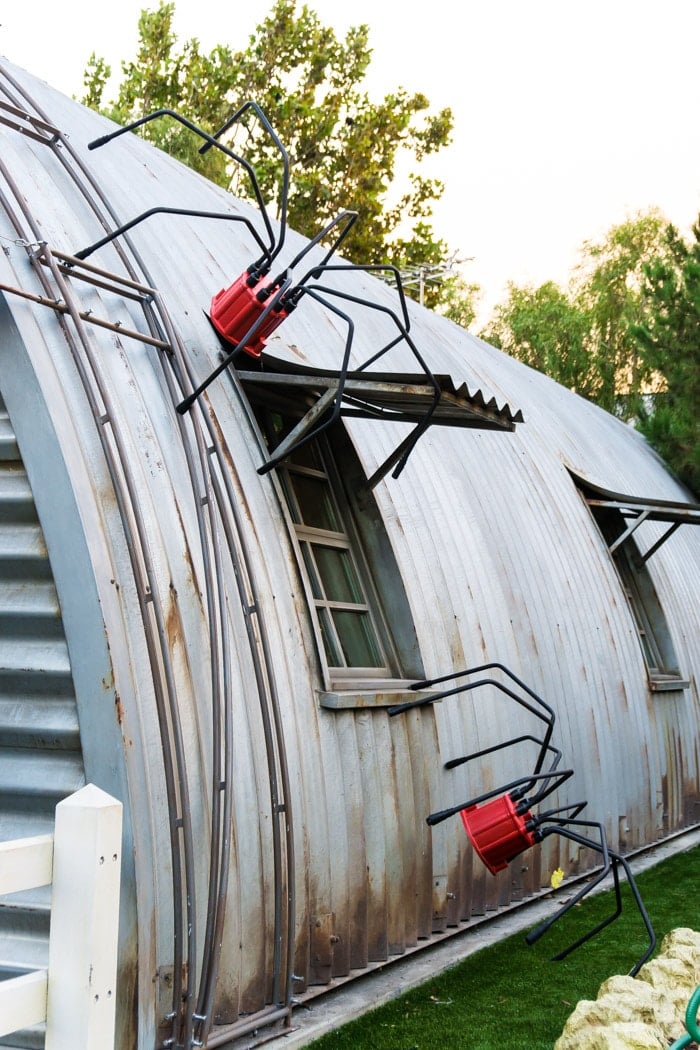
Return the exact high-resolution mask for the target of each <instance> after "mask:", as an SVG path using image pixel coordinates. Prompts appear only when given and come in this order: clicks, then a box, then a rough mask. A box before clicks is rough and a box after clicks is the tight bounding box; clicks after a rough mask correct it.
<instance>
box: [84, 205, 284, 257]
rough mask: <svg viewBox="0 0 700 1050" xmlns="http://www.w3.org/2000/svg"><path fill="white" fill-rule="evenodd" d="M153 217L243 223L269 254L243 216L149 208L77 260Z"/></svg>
mask: <svg viewBox="0 0 700 1050" xmlns="http://www.w3.org/2000/svg"><path fill="white" fill-rule="evenodd" d="M151 215H191V216H192V217H193V218H195V219H227V220H228V221H229V222H242V223H243V225H244V226H246V227H247V229H248V232H249V233H250V235H251V236H252V237H253V239H254V241H255V243H256V244H257V246H258V248H259V249H260V250H261V251H262V252H263V255H267V254H269V252H268V249H267V247H266V246H265V244H264V242H263V240H262V238H261V236H260V234H259V233H258V231H257V230H256V229H255V227H254V226H253V224H252V223H251V222H250V220H249V219H246V218H245V217H244V216H243V215H227V214H225V213H224V212H217V211H194V210H193V209H190V208H166V207H163V208H149V209H148V211H144V212H142V213H141V214H140V215H137V216H136V217H135V218H133V219H130V220H129V222H125V223H124V225H123V226H119V227H118V228H117V229H116V230H112V232H111V233H108V234H107V235H106V236H105V237H102V238H100V240H99V241H95V242H94V244H90V245H88V247H87V248H81V249H80V251H78V252H75V253H74V254H75V258H76V259H87V257H88V256H89V255H92V253H93V252H96V251H97V249H98V248H103V247H104V245H105V244H109V243H110V241H113V240H115V239H116V238H117V237H121V236H122V234H124V233H127V232H128V231H129V230H130V229H131V228H132V227H133V226H138V224H139V223H140V222H143V221H144V219H149V218H150V217H151Z"/></svg>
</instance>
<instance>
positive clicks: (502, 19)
mask: <svg viewBox="0 0 700 1050" xmlns="http://www.w3.org/2000/svg"><path fill="white" fill-rule="evenodd" d="M157 2H158V0H152V2H149V0H119V3H118V4H115V5H109V6H107V5H102V4H99V3H96V2H95V0H64V2H63V3H61V0H53V2H51V3H49V2H48V0H23V2H20V0H0V54H1V55H5V56H6V57H7V58H9V59H10V60H11V61H12V62H14V63H16V64H17V65H19V66H23V67H24V68H25V69H27V70H29V71H30V72H31V73H34V74H36V75H38V76H40V77H42V78H43V79H45V80H47V81H48V82H49V83H51V84H52V85H53V86H55V87H56V88H58V89H59V90H61V91H63V92H64V93H66V94H68V95H73V94H75V95H80V93H81V90H82V73H83V69H84V67H85V65H86V62H87V59H88V57H89V55H90V53H91V52H92V51H95V52H96V53H97V54H98V55H101V56H103V57H104V58H106V59H107V61H108V62H110V63H111V64H112V66H113V68H114V69H115V70H118V69H119V63H120V62H121V61H122V60H123V59H130V58H132V57H133V55H134V52H135V47H136V41H137V26H138V17H139V14H140V11H141V10H142V9H143V8H144V7H146V8H150V9H155V8H156V7H157ZM308 2H309V6H310V7H311V8H312V9H314V10H315V11H316V12H317V13H318V15H319V17H320V18H321V20H322V21H323V22H324V23H326V24H330V25H333V26H334V27H335V28H336V29H337V30H339V31H340V32H341V33H344V32H345V30H346V29H347V28H348V26H349V25H356V24H358V23H361V22H366V23H367V24H368V25H369V26H370V44H371V45H372V47H373V50H374V54H373V61H372V65H371V68H370V75H369V79H368V82H367V83H368V87H369V89H370V91H371V93H372V95H374V96H376V97H379V96H381V95H383V94H384V93H385V92H387V91H389V90H391V89H393V88H395V87H397V86H399V85H402V86H404V87H406V88H408V89H409V90H418V91H422V92H423V93H424V94H426V95H427V96H428V98H429V99H430V102H431V104H432V109H433V111H437V110H438V109H440V108H442V107H443V106H447V105H449V106H451V107H452V109H453V111H454V113H455V133H454V142H453V145H452V146H451V147H450V148H449V150H447V151H443V153H442V154H441V155H439V157H438V159H437V161H436V163H435V167H434V170H433V171H432V172H431V173H433V174H435V175H437V176H438V177H440V178H441V179H442V180H443V181H444V182H445V184H446V188H445V193H444V196H443V198H442V201H441V202H440V204H439V205H438V206H437V208H436V213H435V220H434V226H435V229H436V232H437V233H438V234H439V235H440V236H442V237H444V239H445V240H446V241H447V242H448V243H449V245H450V247H451V248H453V249H455V250H456V251H458V252H459V253H460V256H461V257H464V258H466V257H471V256H473V257H474V258H473V261H470V262H467V263H466V264H465V265H464V266H463V268H462V269H463V273H464V275H465V277H467V278H468V279H469V280H470V281H476V282H477V283H479V284H481V286H482V288H483V289H484V310H486V309H487V308H488V307H490V306H492V305H493V304H494V303H495V302H497V301H498V300H499V299H501V298H502V297H503V295H504V293H505V284H506V281H508V280H514V281H516V282H525V281H531V282H534V283H540V282H542V281H545V280H548V279H553V280H558V281H565V280H566V278H567V276H568V274H569V273H570V270H571V268H572V266H573V264H574V262H575V259H576V253H577V250H578V248H579V247H580V245H581V244H582V242H583V241H584V240H586V239H597V238H600V237H602V236H603V235H604V234H605V232H606V231H607V230H608V228H609V227H610V226H611V225H613V224H615V223H618V222H622V221H623V220H624V219H625V218H627V217H628V216H630V215H633V214H634V213H635V212H636V211H638V210H642V209H646V208H648V207H651V206H657V207H659V208H660V209H661V210H662V212H663V213H664V214H665V215H666V216H667V217H668V218H669V219H670V220H671V221H673V222H675V223H676V224H677V225H678V226H680V227H681V228H682V229H683V230H687V229H688V227H689V226H690V225H691V223H692V222H694V221H695V220H696V218H697V216H698V213H699V212H700V121H699V120H698V114H699V113H700V76H698V64H697V63H698V59H697V51H698V45H699V44H700V0H663V2H661V0H479V2H478V3H477V2H475V0H461V3H459V4H457V3H455V4H450V5H448V4H446V3H444V2H443V3H442V4H440V5H437V4H436V5H434V6H433V5H432V4H431V3H430V2H426V0H403V2H402V3H394V2H387V0H351V2H347V0H346V2H342V3H341V0H308ZM299 6H301V0H299ZM271 7H272V0H267V2H263V3H262V4H261V5H259V6H258V7H255V5H253V4H243V3H241V2H240V0H239V2H238V3H236V2H235V0H234V2H229V3H226V2H222V0H175V29H176V32H177V35H178V39H179V41H180V43H182V42H184V40H185V39H187V38H189V37H191V36H197V37H198V38H199V40H200V41H201V43H202V45H203V47H204V48H206V49H210V48H212V47H213V46H214V45H215V44H217V43H226V44H229V45H231V46H232V47H234V48H235V47H242V46H245V44H246V42H247V39H248V35H249V34H250V33H251V32H252V30H253V29H254V27H255V25H256V24H257V23H258V22H260V21H262V19H263V18H264V17H265V16H266V15H267V13H268V12H269V10H270V8H271ZM431 13H434V14H435V16H436V17H434V18H432V19H431V18H430V15H431Z"/></svg>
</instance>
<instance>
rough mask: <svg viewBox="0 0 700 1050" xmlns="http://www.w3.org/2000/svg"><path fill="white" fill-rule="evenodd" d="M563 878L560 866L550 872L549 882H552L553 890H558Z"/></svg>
mask: <svg viewBox="0 0 700 1050" xmlns="http://www.w3.org/2000/svg"><path fill="white" fill-rule="evenodd" d="M563 879H564V872H563V871H562V869H561V868H557V869H556V870H555V871H553V872H552V877H551V879H550V880H549V881H550V882H551V884H552V889H553V890H558V889H559V887H560V886H561V884H562V881H563Z"/></svg>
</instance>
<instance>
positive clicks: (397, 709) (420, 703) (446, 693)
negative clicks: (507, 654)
mask: <svg viewBox="0 0 700 1050" xmlns="http://www.w3.org/2000/svg"><path fill="white" fill-rule="evenodd" d="M492 667H496V668H500V669H501V670H503V671H505V672H506V674H507V675H508V676H509V677H510V678H511V679H512V680H513V682H514V683H515V684H517V685H518V686H519V687H520V688H522V689H523V691H524V692H525V693H527V695H528V696H530V697H531V698H532V699H533V700H535V701H536V703H537V704H538V705H539V707H540V708H543V709H544V711H545V712H546V715H545V714H543V713H542V711H541V710H539V709H538V708H537V707H535V706H534V705H533V704H531V703H529V702H528V701H527V700H526V699H525V698H524V697H522V696H518V694H517V693H515V692H513V690H512V689H509V688H508V686H506V685H504V684H503V682H499V681H498V680H497V679H495V678H479V679H478V680H477V681H476V682H465V683H464V684H463V685H457V686H454V687H453V688H452V689H443V690H441V691H440V692H438V693H433V694H432V695H431V696H424V697H421V698H420V699H419V700H407V701H406V703H404V704H396V705H394V706H393V707H388V708H387V711H388V713H389V715H391V716H393V715H398V714H401V712H402V711H410V710H411V709H412V708H414V707H425V705H426V704H434V703H435V702H436V701H437V700H443V699H445V698H447V697H450V696H457V695H458V694H460V693H467V692H471V691H472V690H474V689H480V688H481V687H482V686H484V685H492V686H494V688H496V689H498V690H499V692H501V693H504V694H505V695H506V696H509V697H510V698H511V699H512V700H515V702H516V703H517V704H519V705H520V706H521V707H524V708H525V710H526V711H529V712H530V714H532V715H534V716H535V717H536V718H538V719H539V720H540V721H541V722H544V723H545V725H546V726H547V728H546V730H545V734H544V736H543V738H542V746H541V747H540V753H539V755H538V758H537V762H536V765H535V770H534V772H535V773H539V772H540V771H541V769H542V766H543V764H544V760H545V757H546V754H547V752H548V751H549V749H550V741H551V738H552V732H553V730H554V721H555V714H554V711H553V709H552V708H551V707H550V706H549V705H548V704H546V703H545V702H544V700H543V699H542V698H541V697H540V696H538V695H537V693H535V692H534V691H533V690H532V689H530V688H529V686H526V685H525V684H524V683H523V682H521V681H520V679H518V678H516V676H515V675H514V674H511V672H510V671H508V670H507V668H505V667H503V665H502V664H497V663H491V664H483V665H482V666H481V667H472V668H470V669H468V670H465V671H459V672H453V673H452V674H449V675H443V676H442V677H440V678H433V679H426V680H425V681H423V682H416V683H414V684H413V685H412V686H411V689H423V688H427V687H430V686H432V685H433V684H436V683H439V682H444V681H447V680H448V679H454V678H461V677H463V676H464V675H467V674H476V673H480V672H482V671H488V670H490V669H491V668H492Z"/></svg>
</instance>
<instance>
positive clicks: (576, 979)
mask: <svg viewBox="0 0 700 1050" xmlns="http://www.w3.org/2000/svg"><path fill="white" fill-rule="evenodd" d="M632 867H633V870H634V864H633V865H632ZM636 881H637V885H638V887H639V890H640V893H641V895H642V898H643V900H644V903H645V905H646V908H647V911H648V913H649V917H650V919H651V921H652V924H653V926H654V929H655V931H656V935H657V945H658V946H660V944H661V941H662V939H663V937H664V934H666V933H667V932H668V931H669V930H672V929H674V928H675V927H679V926H686V927H687V926H689V927H691V928H693V929H695V930H698V929H700V847H698V848H695V849H692V850H689V851H688V852H685V853H681V854H678V855H677V856H675V857H672V858H671V859H669V860H665V861H663V862H662V863H660V864H658V865H656V866H655V867H653V868H650V869H648V870H647V871H645V872H643V873H641V874H640V875H639V876H638V877H637V878H636ZM625 886H626V884H625ZM623 900H624V907H623V912H622V915H621V916H620V918H619V919H617V920H616V921H615V922H614V923H612V924H611V925H610V926H608V927H607V929H605V930H604V931H603V932H602V933H601V934H600V935H599V936H598V937H596V938H595V939H593V940H592V941H590V942H589V943H588V944H585V945H583V946H582V947H581V948H579V949H578V950H577V951H575V952H573V953H572V954H571V955H570V956H569V957H568V958H567V959H564V960H563V961H561V962H550V961H549V960H550V958H551V956H552V955H554V954H556V952H557V951H559V950H561V949H563V948H565V947H566V946H567V945H568V944H570V943H571V942H572V941H574V940H576V938H577V937H579V936H580V935H581V934H582V933H584V932H585V931H586V930H587V929H589V928H590V927H591V926H592V925H594V924H595V922H597V921H600V920H601V919H603V918H604V917H605V916H606V915H607V914H609V913H610V912H611V911H612V910H613V906H614V904H613V900H612V894H610V893H607V892H606V893H603V894H599V895H595V896H591V897H587V898H584V900H583V902H582V903H581V904H580V905H579V906H577V907H575V908H572V909H571V911H570V912H569V913H568V914H567V915H566V916H564V917H563V918H562V920H561V921H560V922H558V923H556V925H555V926H553V927H552V929H551V930H550V931H549V932H548V933H547V934H546V935H545V936H544V937H543V938H541V940H540V941H539V942H538V943H537V944H536V945H534V946H533V947H528V946H527V945H526V944H525V941H524V934H523V933H518V934H516V935H515V936H513V937H510V938H508V940H505V941H502V942H501V943H500V944H497V945H496V946H495V947H491V948H485V949H484V950H483V951H480V952H477V953H476V954H475V955H472V956H470V957H469V958H468V959H466V960H465V961H464V962H463V963H460V964H459V965H458V966H455V967H454V968H452V969H450V970H448V971H446V972H445V973H443V974H441V975H440V976H438V977H436V978H435V979H434V980H431V981H429V982H428V983H427V984H425V985H422V986H421V987H420V988H416V989H414V990H413V991H411V992H408V993H407V994H406V995H404V996H402V997H401V998H400V999H396V1000H394V1001H393V1002H391V1003H389V1004H387V1005H386V1006H383V1007H381V1008H379V1009H377V1010H374V1011H372V1013H370V1014H367V1015H366V1016H365V1017H362V1018H361V1019H359V1020H358V1021H354V1022H352V1023H351V1024H348V1025H346V1026H345V1027H343V1028H340V1029H338V1030H337V1031H335V1032H331V1033H329V1034H328V1035H325V1036H323V1038H321V1039H318V1040H316V1042H314V1043H313V1044H312V1046H313V1047H314V1050H451V1048H453V1047H455V1048H456V1047H460V1048H461V1047H463V1048H468V1050H552V1047H553V1045H554V1043H555V1041H556V1040H557V1038H558V1037H559V1035H560V1034H561V1031H562V1028H563V1027H564V1024H565V1023H566V1020H567V1018H568V1016H569V1014H570V1013H571V1011H572V1010H573V1008H574V1006H575V1005H576V1003H577V1002H578V1001H579V1000H580V999H595V998H596V996H597V994H598V988H599V987H600V985H601V983H602V982H603V981H604V980H605V979H606V978H607V977H610V976H611V975H612V974H616V973H628V972H629V970H630V969H631V967H632V966H633V965H634V963H635V962H636V960H637V958H638V957H639V956H640V955H641V953H642V952H643V951H644V948H645V946H646V943H647V937H646V931H645V929H644V927H643V924H642V920H641V917H640V915H639V912H638V911H637V908H636V907H635V905H634V901H633V900H632V898H631V896H630V894H629V892H628V891H626V890H625V892H624V893H623Z"/></svg>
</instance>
